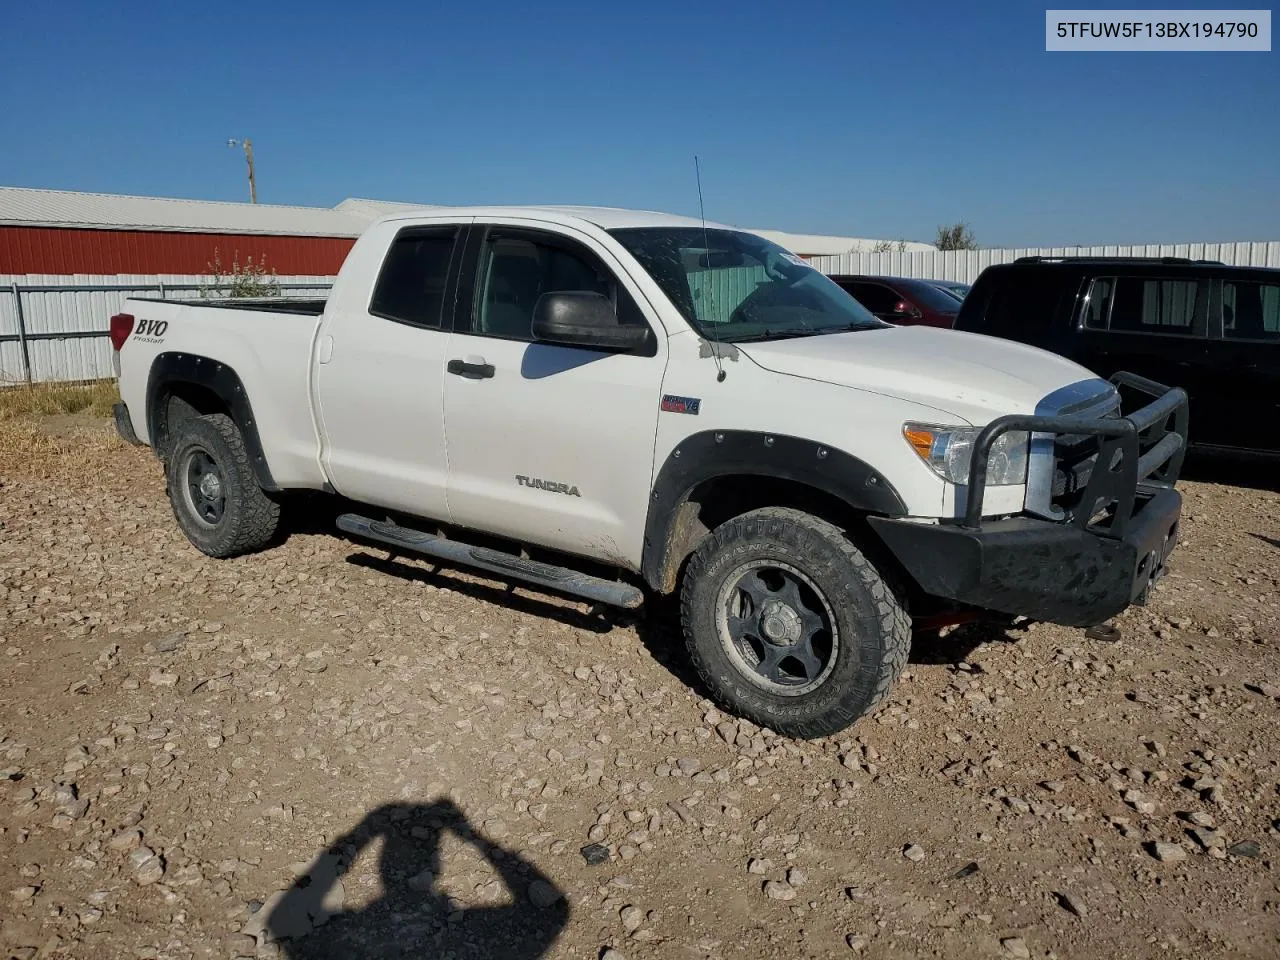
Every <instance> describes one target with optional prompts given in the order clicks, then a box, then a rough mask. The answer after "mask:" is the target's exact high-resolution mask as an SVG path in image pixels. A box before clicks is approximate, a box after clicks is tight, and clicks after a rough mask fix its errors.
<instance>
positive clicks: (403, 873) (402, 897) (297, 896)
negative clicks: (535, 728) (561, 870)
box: [262, 801, 569, 960]
mask: <svg viewBox="0 0 1280 960" xmlns="http://www.w3.org/2000/svg"><path fill="white" fill-rule="evenodd" d="M445 833H453V834H454V836H456V837H457V838H458V839H460V840H462V841H464V842H466V843H468V844H470V845H471V846H472V847H474V848H475V849H476V850H477V851H479V853H480V855H481V857H482V858H483V859H484V860H485V861H486V862H487V863H488V864H489V865H490V866H491V867H492V868H493V871H494V873H496V875H497V880H495V881H494V882H493V883H491V884H489V885H488V888H489V893H490V895H489V896H485V897H484V899H485V900H486V901H496V900H499V899H501V898H502V893H503V892H505V894H506V898H507V900H508V901H509V902H507V903H501V904H492V905H483V906H479V905H477V906H473V905H464V904H461V903H458V902H457V901H454V900H453V899H451V898H450V897H448V896H446V895H445V894H444V893H443V892H442V891H441V890H440V889H439V888H438V884H437V882H436V878H437V877H439V875H440V871H441V858H440V844H441V840H442V839H443V837H444V834H445ZM379 838H381V839H382V841H383V845H382V852H381V855H380V857H379V861H378V870H379V873H380V875H381V882H382V893H381V895H380V896H379V897H378V898H377V899H376V900H374V901H372V902H371V903H369V904H367V905H366V906H363V907H356V908H353V909H341V908H338V904H337V903H335V902H334V900H335V896H334V894H335V892H336V893H337V894H338V895H337V897H336V899H337V900H338V901H340V900H341V896H342V894H341V889H342V888H341V886H340V885H339V878H340V877H341V876H342V875H343V874H345V873H346V872H347V871H348V870H349V869H350V868H351V865H352V863H354V862H355V860H356V858H357V857H359V855H360V854H361V852H362V851H364V850H365V849H366V848H367V847H368V846H369V845H371V844H372V843H374V842H375V841H376V840H378V839H379ZM499 886H501V887H502V888H505V890H499V889H498V888H499ZM262 909H263V910H264V911H267V910H268V909H269V913H268V915H267V917H266V919H265V924H264V927H263V931H264V933H265V934H266V936H267V938H268V939H270V940H272V941H276V942H278V943H279V944H280V949H281V953H282V956H284V957H287V958H288V960H339V958H342V960H384V958H388V960H389V958H404V960H410V958H412V960H433V958H436V957H456V958H470V957H475V958H481V957H484V958H492V957H503V958H508V960H535V958H537V957H541V956H543V955H544V954H545V953H546V951H547V949H548V948H550V946H551V945H552V943H554V942H555V940H556V938H557V937H558V936H559V934H560V931H561V930H563V929H564V926H565V924H566V923H567V921H568V919H569V905H568V904H567V903H566V902H565V899H564V896H563V894H562V892H561V891H560V890H559V889H558V888H556V887H555V885H554V884H552V882H551V881H550V879H549V878H548V877H546V876H545V875H544V874H542V873H541V872H540V871H539V870H538V869H537V868H536V867H535V866H534V865H533V864H531V863H529V862H528V861H526V860H524V859H523V858H521V857H520V856H519V855H518V854H515V853H513V852H511V851H508V850H505V849H503V848H502V847H500V846H498V845H497V844H494V843H492V842H491V841H489V840H488V839H487V838H485V837H484V836H483V835H481V834H479V833H478V832H476V831H475V830H474V829H472V827H471V826H470V824H469V823H468V822H467V819H466V817H465V816H463V814H462V812H461V811H460V810H458V808H457V807H455V806H454V805H453V804H452V803H450V802H448V801H438V802H435V803H430V804H387V805H385V806H382V807H379V808H377V809H376V810H373V811H371V812H370V813H369V814H368V815H367V816H365V818H364V819H363V820H362V821H361V822H360V824H359V825H358V826H356V828H355V829H353V830H352V831H350V832H349V833H347V834H346V835H344V836H342V837H340V838H338V839H337V840H336V841H334V842H333V843H332V844H331V845H330V846H329V848H328V849H327V850H326V851H325V852H324V853H322V854H320V856H318V857H317V858H316V860H315V861H314V862H313V863H312V865H311V867H310V868H309V869H308V870H307V871H306V873H305V874H304V875H303V876H301V877H300V878H299V879H298V880H297V881H296V882H295V883H294V885H293V886H292V887H290V888H289V889H288V890H287V891H284V893H283V896H281V897H280V898H279V899H278V900H277V901H276V902H275V903H274V904H270V905H267V906H264V907H263V908H262Z"/></svg>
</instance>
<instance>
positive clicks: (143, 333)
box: [133, 320, 169, 343]
mask: <svg viewBox="0 0 1280 960" xmlns="http://www.w3.org/2000/svg"><path fill="white" fill-rule="evenodd" d="M168 329H169V321H168V320H139V321H138V326H137V327H136V328H135V329H134V331H133V335H134V336H135V337H137V338H138V339H139V340H145V341H147V342H148V343H159V342H160V341H161V340H163V339H164V332H165V331H166V330H168Z"/></svg>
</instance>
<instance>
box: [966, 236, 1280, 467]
mask: <svg viewBox="0 0 1280 960" xmlns="http://www.w3.org/2000/svg"><path fill="white" fill-rule="evenodd" d="M955 328H956V329H957V330H968V331H971V332H973V333H986V334H990V335H991V336H996V337H1004V338H1005V339H1008V340H1019V341H1021V342H1023V343H1029V344H1032V345H1034V346H1037V347H1043V348H1044V349H1046V350H1051V351H1053V352H1054V353H1058V354H1061V355H1062V356H1064V357H1068V358H1070V359H1072V360H1075V361H1076V362H1077V363H1080V364H1082V365H1083V366H1086V367H1088V368H1089V369H1090V370H1092V371H1094V372H1095V373H1097V374H1100V375H1101V376H1104V377H1109V376H1111V375H1112V374H1113V373H1115V372H1116V371H1118V370H1131V371H1133V372H1134V373H1137V374H1140V375H1142V376H1144V377H1148V378H1150V379H1152V380H1156V381H1158V382H1160V383H1164V384H1168V385H1170V386H1178V387H1183V388H1185V389H1186V391H1187V393H1188V395H1189V396H1190V398H1191V405H1190V409H1191V422H1190V423H1191V425H1190V437H1189V439H1190V441H1191V443H1192V444H1193V445H1195V446H1199V447H1201V448H1219V449H1223V450H1239V451H1248V452H1251V453H1265V454H1271V455H1280V270H1270V269H1265V268H1262V267H1228V266H1224V265H1223V264H1221V263H1218V262H1216V261H1205V260H1186V259H1181V258H1173V257H1166V258H1156V259H1128V258H1114V257H1099V258H1084V257H1060V258H1055V257H1022V258H1020V259H1018V260H1015V261H1014V262H1013V263H1006V264H1000V265H997V266H992V267H988V268H987V269H986V270H984V271H983V272H982V273H981V274H980V275H979V277H978V279H977V281H976V282H975V283H974V285H973V289H972V290H971V291H970V292H969V295H968V296H967V297H965V300H964V304H963V305H962V307H961V309H960V314H959V316H957V317H956V322H955Z"/></svg>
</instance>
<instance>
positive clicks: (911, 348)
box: [739, 326, 1097, 425]
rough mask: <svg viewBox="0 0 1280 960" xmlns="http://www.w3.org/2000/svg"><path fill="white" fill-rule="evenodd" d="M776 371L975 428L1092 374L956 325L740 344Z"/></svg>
mask: <svg viewBox="0 0 1280 960" xmlns="http://www.w3.org/2000/svg"><path fill="white" fill-rule="evenodd" d="M739 349H741V350H742V352H743V353H745V354H746V355H747V356H748V357H749V358H750V359H751V360H753V361H754V362H756V363H758V364H759V365H760V366H762V367H764V368H765V369H766V370H772V371H773V372H775V373H782V374H788V375H790V376H795V377H805V378H807V379H810V380H821V381H825V382H828V383H835V384H841V385H843V386H847V387H853V388H855V389H858V390H868V391H871V392H873V393H878V394H884V395H886V396H892V397H898V398H900V399H903V400H910V401H913V402H916V403H922V404H925V405H927V406H931V407H934V408H936V409H938V410H941V411H945V412H947V413H949V414H952V415H954V416H958V417H960V418H962V419H965V420H967V421H968V422H970V423H972V424H974V425H981V424H985V423H987V422H988V421H990V420H991V419H993V418H995V417H997V416H1002V415H1004V414H1008V413H1038V412H1039V413H1045V412H1048V411H1046V410H1043V409H1037V408H1039V407H1040V406H1041V401H1043V400H1044V399H1045V397H1046V396H1048V395H1049V394H1051V393H1053V392H1054V391H1056V390H1059V389H1060V388H1062V387H1066V386H1068V385H1070V384H1075V383H1079V382H1080V381H1082V380H1097V375H1096V374H1094V373H1092V372H1090V371H1089V370H1087V369H1085V368H1084V367H1082V366H1080V365H1079V364H1077V363H1073V362H1071V361H1070V360H1067V359H1065V358H1063V357H1060V356H1058V355H1057V354H1054V353H1049V352H1048V351H1047V350H1041V349H1039V348H1037V347H1029V346H1027V345H1026V344H1022V343H1015V342H1014V341H1012V340H1001V339H999V338H998V337H987V336H983V335H981V334H976V333H963V332H960V331H957V330H940V329H937V328H934V327H923V326H914V327H889V328H886V329H878V330H863V331H857V332H853V333H838V334H829V335H826V336H815V337H798V338H794V339H790V340H775V341H772V342H764V343H745V344H740V345H739Z"/></svg>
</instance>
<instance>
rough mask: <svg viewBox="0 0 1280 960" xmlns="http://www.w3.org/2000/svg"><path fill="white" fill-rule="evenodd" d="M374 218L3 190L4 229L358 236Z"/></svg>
mask: <svg viewBox="0 0 1280 960" xmlns="http://www.w3.org/2000/svg"><path fill="white" fill-rule="evenodd" d="M370 219H372V217H371V216H369V215H361V214H360V213H357V212H354V211H343V210H339V209H332V210H330V209H326V208H324V207H285V206H276V205H273V204H267V203H227V202H220V201H213V200H175V199H171V198H168V197H130V196H123V195H120V194H110V193H74V192H72V191H67V190H31V189H27V188H25V187H0V225H10V226H27V227H84V228H91V229H100V230H120V229H129V230H176V231H187V232H207V233H261V234H273V235H279V236H315V237H355V236H359V235H360V232H361V231H362V230H363V229H364V228H365V226H366V225H367V224H368V222H369V220H370Z"/></svg>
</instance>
